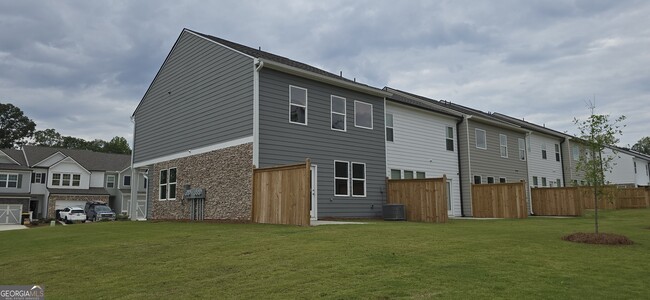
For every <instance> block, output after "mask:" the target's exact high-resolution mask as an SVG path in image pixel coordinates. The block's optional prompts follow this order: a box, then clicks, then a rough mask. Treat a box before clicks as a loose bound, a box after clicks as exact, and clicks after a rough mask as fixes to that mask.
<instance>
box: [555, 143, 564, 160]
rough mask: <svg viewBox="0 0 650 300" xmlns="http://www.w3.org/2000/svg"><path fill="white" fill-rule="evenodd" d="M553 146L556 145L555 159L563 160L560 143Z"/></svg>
mask: <svg viewBox="0 0 650 300" xmlns="http://www.w3.org/2000/svg"><path fill="white" fill-rule="evenodd" d="M553 147H555V161H562V154H561V153H560V144H554V146H553ZM558 158H559V160H558Z"/></svg>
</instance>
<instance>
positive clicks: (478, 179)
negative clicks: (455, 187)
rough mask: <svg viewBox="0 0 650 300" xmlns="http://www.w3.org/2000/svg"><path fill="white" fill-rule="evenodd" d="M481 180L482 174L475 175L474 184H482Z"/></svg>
mask: <svg viewBox="0 0 650 300" xmlns="http://www.w3.org/2000/svg"><path fill="white" fill-rule="evenodd" d="M481 181H483V179H482V178H481V176H478V175H475V176H474V184H481Z"/></svg>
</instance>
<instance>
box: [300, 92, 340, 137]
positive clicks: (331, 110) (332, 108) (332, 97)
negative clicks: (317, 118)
mask: <svg viewBox="0 0 650 300" xmlns="http://www.w3.org/2000/svg"><path fill="white" fill-rule="evenodd" d="M334 98H338V99H342V100H343V113H340V112H335V111H334ZM305 103H307V102H305ZM305 112H307V110H306V108H305ZM334 114H337V115H342V116H343V129H337V128H334V127H332V120H333V118H332V117H333V116H334ZM306 115H307V114H305V116H306ZM306 120H307V118H306V117H305V121H306ZM330 129H332V130H334V131H341V132H346V131H347V130H348V99H345V98H344V97H341V96H336V95H330Z"/></svg>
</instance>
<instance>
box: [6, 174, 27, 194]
mask: <svg viewBox="0 0 650 300" xmlns="http://www.w3.org/2000/svg"><path fill="white" fill-rule="evenodd" d="M0 173H2V174H17V175H18V183H17V185H19V186H20V188H17V187H16V188H3V187H0V194H9V195H10V194H28V193H29V192H30V187H31V181H32V173H31V171H27V172H26V171H11V170H6V171H0Z"/></svg>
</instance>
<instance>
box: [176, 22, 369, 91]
mask: <svg viewBox="0 0 650 300" xmlns="http://www.w3.org/2000/svg"><path fill="white" fill-rule="evenodd" d="M185 30H187V31H189V32H192V33H194V34H197V35H200V36H202V37H204V38H207V39H209V40H212V41H215V42H217V43H219V44H222V45H224V46H226V47H230V48H232V49H234V50H237V51H239V52H242V53H244V54H246V55H249V56H252V57H255V58H261V59H267V60H272V61H274V62H278V63H281V64H283V65H287V66H291V67H295V68H298V69H302V70H305V71H309V72H313V73H316V74H320V75H323V76H327V77H330V78H333V79H339V80H343V81H347V82H348V83H352V84H356V85H359V86H363V87H369V88H373V89H377V88H376V87H373V86H369V85H367V84H363V83H359V82H356V81H353V80H350V79H347V78H345V77H342V76H340V75H336V74H334V73H330V72H327V71H325V70H323V69H319V68H316V67H314V66H310V65H308V64H305V63H301V62H299V61H295V60H292V59H289V58H286V57H283V56H279V55H276V54H273V53H269V52H266V51H262V50H259V49H255V48H251V47H248V46H244V45H242V44H237V43H235V42H231V41H228V40H224V39H222V38H218V37H216V36H212V35H209V34H205V33H200V32H196V31H194V30H191V29H187V28H185Z"/></svg>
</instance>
